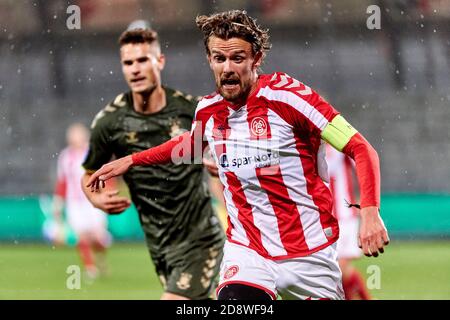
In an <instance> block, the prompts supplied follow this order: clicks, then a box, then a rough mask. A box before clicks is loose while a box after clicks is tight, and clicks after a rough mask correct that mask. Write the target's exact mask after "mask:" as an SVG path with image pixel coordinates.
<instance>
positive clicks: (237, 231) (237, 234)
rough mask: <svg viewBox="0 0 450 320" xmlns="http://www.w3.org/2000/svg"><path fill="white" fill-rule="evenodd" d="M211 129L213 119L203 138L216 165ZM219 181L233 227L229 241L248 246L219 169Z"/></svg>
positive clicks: (227, 187)
mask: <svg viewBox="0 0 450 320" xmlns="http://www.w3.org/2000/svg"><path fill="white" fill-rule="evenodd" d="M213 128H214V118H213V117H210V118H209V119H208V121H207V122H206V125H205V137H206V138H207V140H208V144H209V148H210V150H211V153H212V155H213V157H214V158H215V160H216V164H219V158H218V155H217V154H216V149H215V148H214V146H215V145H216V143H218V142H216V141H214V139H213V137H212V131H213ZM219 179H220V181H221V182H222V184H223V186H224V194H223V195H224V198H225V204H226V206H227V211H228V217H229V218H230V222H231V224H232V225H233V228H231V239H232V240H234V241H237V242H239V243H242V244H244V245H246V246H248V245H249V244H250V240H249V239H248V238H247V234H246V232H245V230H244V227H243V226H242V223H241V222H240V221H239V219H238V216H239V214H238V212H239V211H238V209H237V208H236V206H235V204H234V202H233V199H232V196H233V195H232V194H231V192H230V186H229V185H228V181H227V178H226V176H225V172H224V170H220V169H219Z"/></svg>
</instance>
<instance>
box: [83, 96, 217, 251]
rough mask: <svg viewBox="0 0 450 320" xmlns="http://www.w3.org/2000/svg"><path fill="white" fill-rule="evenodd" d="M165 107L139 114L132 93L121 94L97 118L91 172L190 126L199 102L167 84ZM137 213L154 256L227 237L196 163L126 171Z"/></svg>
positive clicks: (87, 165) (89, 161) (88, 167)
mask: <svg viewBox="0 0 450 320" xmlns="http://www.w3.org/2000/svg"><path fill="white" fill-rule="evenodd" d="M164 90H165V92H166V106H165V107H164V108H163V109H161V110H160V111H158V112H156V113H152V114H141V113H137V112H136V111H135V110H134V108H133V98H132V95H131V92H128V93H124V94H120V95H119V96H117V97H116V99H115V100H114V101H113V102H111V103H110V104H108V105H107V106H106V107H105V108H104V109H103V110H102V111H100V112H99V113H98V114H97V116H96V117H95V118H94V121H93V123H92V129H91V140H90V147H89V153H88V155H87V157H86V160H85V162H84V163H83V166H84V168H85V169H86V170H87V171H88V172H89V171H93V170H97V169H99V168H100V167H101V166H102V165H103V164H105V163H107V162H109V161H110V160H111V158H112V156H115V157H117V158H121V157H124V156H126V155H129V154H132V153H135V152H139V151H143V150H146V149H148V148H151V147H154V146H157V145H160V144H162V143H163V142H165V141H167V140H169V139H171V138H172V137H175V136H178V135H180V134H182V133H183V132H185V131H188V130H190V128H191V124H192V121H193V117H194V112H195V107H196V103H195V101H194V100H193V99H192V96H185V95H183V94H182V93H181V92H179V91H175V90H172V89H169V88H166V87H164ZM124 180H125V182H126V183H127V185H128V188H129V189H130V194H131V197H132V200H133V202H134V204H135V206H136V209H137V211H138V213H139V218H140V222H141V226H142V228H143V230H144V233H145V236H146V240H147V245H148V248H149V250H150V253H151V255H152V257H153V258H156V257H158V256H160V255H163V254H167V253H169V252H171V251H172V252H173V251H175V250H176V249H180V250H183V251H184V250H189V248H190V247H193V246H198V244H199V241H200V242H202V243H204V242H214V241H216V242H217V241H218V240H219V239H222V238H223V231H222V229H221V226H220V223H219V220H218V218H217V217H216V215H215V213H214V211H213V209H212V206H211V199H210V196H209V193H208V189H207V186H206V183H205V181H204V177H203V167H202V165H198V164H179V165H175V164H172V163H171V164H166V165H155V166H149V167H141V166H136V167H132V168H130V170H129V171H128V172H127V173H126V174H125V175H124Z"/></svg>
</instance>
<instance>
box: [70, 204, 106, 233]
mask: <svg viewBox="0 0 450 320" xmlns="http://www.w3.org/2000/svg"><path fill="white" fill-rule="evenodd" d="M66 215H67V222H68V224H69V225H70V227H71V228H72V229H73V231H74V232H75V233H76V234H80V233H84V232H95V233H100V232H102V231H105V232H106V228H107V218H106V214H105V213H104V212H103V211H101V210H99V209H96V208H94V207H93V206H92V204H90V203H89V202H84V201H83V202H81V201H80V202H78V201H77V202H69V203H67V206H66Z"/></svg>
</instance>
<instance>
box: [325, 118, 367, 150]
mask: <svg viewBox="0 0 450 320" xmlns="http://www.w3.org/2000/svg"><path fill="white" fill-rule="evenodd" d="M357 133H358V131H357V130H356V129H355V128H353V127H352V125H351V124H350V123H348V122H347V120H345V119H344V117H342V116H341V115H339V114H338V115H337V116H336V117H334V119H333V120H332V121H331V122H329V123H328V124H327V126H326V127H325V129H323V130H322V134H321V137H322V139H323V140H325V141H326V142H328V143H329V144H330V145H332V146H333V147H334V148H335V149H336V150H339V151H342V150H343V149H344V147H345V146H346V145H347V143H348V142H349V141H350V139H351V138H352V137H353V136H354V135H355V134H357Z"/></svg>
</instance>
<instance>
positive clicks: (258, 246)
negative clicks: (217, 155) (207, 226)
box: [225, 171, 269, 257]
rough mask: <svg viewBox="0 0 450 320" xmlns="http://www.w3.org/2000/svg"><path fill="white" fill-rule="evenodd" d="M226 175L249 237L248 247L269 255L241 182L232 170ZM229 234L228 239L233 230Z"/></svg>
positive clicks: (240, 218) (240, 219) (241, 220)
mask: <svg viewBox="0 0 450 320" xmlns="http://www.w3.org/2000/svg"><path fill="white" fill-rule="evenodd" d="M225 176H226V177H227V182H228V186H229V190H230V193H231V195H232V199H233V202H234V204H235V206H236V208H237V209H238V219H239V221H240V222H241V224H242V226H243V227H244V230H245V233H246V235H247V239H248V240H249V245H248V247H249V248H251V249H253V250H255V251H256V252H258V253H260V254H262V255H263V256H266V257H267V256H269V254H268V252H267V250H266V249H265V248H264V246H263V245H262V241H261V231H260V230H259V229H258V228H257V227H256V226H255V220H254V219H253V212H252V207H251V205H250V204H249V203H248V201H247V198H246V196H245V193H244V190H243V189H242V184H241V182H240V181H239V179H238V178H237V177H236V175H235V174H234V173H232V172H229V171H228V172H225ZM227 236H228V239H231V232H230V233H229V234H227Z"/></svg>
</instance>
